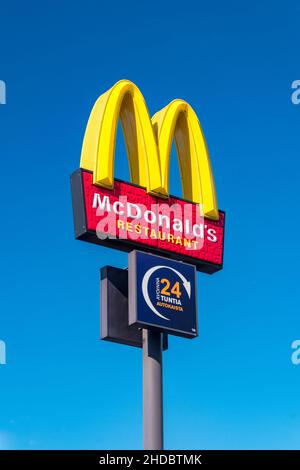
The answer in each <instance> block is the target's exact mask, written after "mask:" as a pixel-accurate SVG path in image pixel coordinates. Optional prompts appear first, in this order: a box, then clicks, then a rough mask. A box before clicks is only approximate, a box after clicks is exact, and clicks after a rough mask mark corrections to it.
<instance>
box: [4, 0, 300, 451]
mask: <svg viewBox="0 0 300 470" xmlns="http://www.w3.org/2000/svg"><path fill="white" fill-rule="evenodd" d="M299 13H300V8H299V5H298V6H297V4H296V3H295V2H291V1H285V2H283V1H282V2H271V1H270V2H266V1H261V2H254V3H253V2H250V3H249V2H248V3H245V2H242V3H241V2H238V1H234V2H222V1H215V2H211V3H210V2H204V1H201V2H199V1H189V0H187V1H185V2H177V1H174V0H173V1H164V2H160V3H154V2H150V1H149V2H144V1H141V0H139V1H135V2H133V1H128V2H120V1H114V2H99V1H90V0H86V1H84V2H74V1H73V2H70V1H64V2H53V1H51V2H49V1H45V2H43V3H40V2H35V1H28V2H24V3H22V2H16V1H14V0H12V1H10V2H2V5H1V12H0V16H1V28H0V44H1V53H0V79H1V80H5V82H6V84H7V104H6V105H4V106H0V155H1V174H2V177H1V185H0V204H1V221H2V223H1V243H0V257H1V258H0V259H1V271H0V277H1V279H0V285H1V296H0V315H1V317H0V320H1V321H0V339H2V340H4V341H5V342H6V345H7V364H6V365H5V366H0V447H2V448H22V449H45V448H47V449H48V448H56V449H58V448H68V449H77V448H79V449H81V448H82V449H86V448H91V449H93V448H94V449H97V448H98V449H106V448H120V449H122V448H141V446H142V439H141V430H142V416H141V406H142V402H141V392H142V389H141V378H142V376H141V372H142V371H141V365H142V364H141V351H140V350H137V349H134V348H129V347H125V346H120V345H114V344H110V343H106V342H101V341H100V340H99V269H100V267H101V266H103V265H105V264H113V265H115V266H119V267H124V266H126V265H127V255H126V254H124V253H119V252H117V251H113V250H108V249H105V248H101V247H97V246H93V245H89V244H85V243H84V242H79V241H75V240H74V237H73V221H72V208H71V197H70V188H69V175H70V173H71V172H72V171H73V170H75V169H76V168H78V166H79V158H80V150H81V143H82V137H83V133H84V129H85V125H86V121H87V118H88V115H89V112H90V109H91V106H92V105H93V103H94V101H95V99H96V98H97V97H98V96H99V95H100V94H101V93H102V92H104V91H106V90H107V89H108V88H109V87H110V86H111V85H113V84H114V83H115V82H116V81H117V80H119V79H121V78H128V79H130V80H132V81H133V82H135V83H136V84H137V85H138V86H139V87H140V89H141V90H142V92H143V94H144V96H145V98H146V101H147V104H148V106H149V109H150V112H151V114H153V113H154V112H156V111H157V110H159V109H161V108H162V107H163V106H164V105H166V104H167V103H168V102H169V101H171V100H172V99H173V98H183V99H186V100H187V101H188V102H190V103H191V104H192V105H193V107H194V108H195V109H196V111H197V114H198V116H199V118H200V120H201V123H202V126H203V129H204V132H205V136H206V139H207V142H208V146H209V150H210V153H211V158H212V163H213V168H214V174H215V179H216V185H217V192H218V199H219V205H220V207H221V208H222V209H224V210H226V213H227V221H226V222H227V226H226V240H225V241H226V244H225V259H224V262H225V264H224V270H223V271H222V272H219V273H217V274H215V275H213V276H208V275H204V274H199V275H198V285H199V327H200V336H199V338H198V339H195V340H191V341H189V340H186V339H180V338H175V337H172V338H170V348H169V351H168V352H166V353H165V354H164V367H165V368H164V402H165V445H166V448H170V449H176V448H177V449H178V448H180V449H182V448H204V449H210V448H221V449H227V448H299V447H300V403H299V387H300V365H299V366H295V365H293V364H292V362H291V353H292V350H291V342H292V341H293V340H295V339H299V338H300V315H299V313H300V310H299V306H300V301H299V281H298V280H299V264H300V259H299V258H300V256H299V254H300V250H299V243H298V238H299V231H300V218H299V213H298V211H299V173H300V163H299V152H300V141H299V131H300V106H295V105H293V104H292V102H291V98H290V95H291V89H290V87H291V83H292V81H293V80H296V79H300V69H299V58H298V55H299V54H298V52H297V51H298V45H299V42H300V30H299ZM124 152H125V151H124V143H123V141H122V138H121V136H120V135H119V139H118V149H117V162H116V175H117V176H119V177H122V178H124V179H127V178H128V165H127V160H126V156H125V153H124ZM173 157H174V158H173ZM173 157H172V158H173V160H172V173H171V174H172V178H171V190H172V193H175V194H178V195H180V194H181V188H180V185H179V171H178V168H177V166H176V158H175V155H174V156H173Z"/></svg>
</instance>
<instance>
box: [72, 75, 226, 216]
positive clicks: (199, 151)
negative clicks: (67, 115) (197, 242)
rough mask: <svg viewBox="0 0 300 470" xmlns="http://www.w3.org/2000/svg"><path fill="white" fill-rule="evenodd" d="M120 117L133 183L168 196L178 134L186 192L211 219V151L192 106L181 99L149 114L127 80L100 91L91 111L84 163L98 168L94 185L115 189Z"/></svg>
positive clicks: (214, 213) (213, 213) (215, 211)
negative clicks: (117, 137) (173, 142)
mask: <svg viewBox="0 0 300 470" xmlns="http://www.w3.org/2000/svg"><path fill="white" fill-rule="evenodd" d="M119 118H120V121H121V125H122V129H123V133H124V138H125V143H126V149H127V155H128V160H129V169H130V178H131V182H132V183H134V184H137V185H139V186H143V187H145V188H146V190H147V192H148V193H150V194H152V195H155V196H158V197H161V198H167V197H168V196H169V167H170V153H171V146H172V141H173V139H174V141H175V145H176V150H177V155H178V162H179V169H180V174H181V181H182V192H183V197H184V198H185V199H188V200H190V201H193V202H195V203H199V204H201V205H202V207H203V213H204V215H205V216H206V217H207V218H208V219H212V220H218V219H219V211H218V205H217V197H216V191H215V183H214V178H213V173H212V168H211V164H210V158H209V153H208V149H207V145H206V142H205V138H204V135H203V131H202V128H201V125H200V123H199V120H198V118H197V115H196V113H195V111H194V110H193V108H192V107H191V106H190V105H189V104H188V103H187V102H185V101H183V100H180V99H176V100H174V101H172V102H171V103H170V104H168V105H167V106H166V107H165V108H163V109H162V110H161V111H159V112H157V113H156V114H155V115H154V116H153V117H152V119H151V118H150V115H149V111H148V108H147V105H146V103H145V100H144V97H143V95H142V93H141V92H140V90H139V89H138V87H137V86H136V85H134V83H132V82H130V81H128V80H121V81H119V82H117V83H116V84H115V85H114V86H113V87H112V88H110V89H109V90H108V91H107V92H106V93H104V94H103V95H101V96H100V97H99V98H98V100H97V101H96V103H95V104H94V107H93V109H92V112H91V114H90V117H89V120H88V124H87V128H86V131H85V136H84V140H83V146H82V152H81V161H80V167H81V168H82V169H84V170H89V171H92V172H93V184H94V185H98V186H102V187H104V188H108V189H112V188H113V186H114V155H115V141H116V131H117V124H118V120H119Z"/></svg>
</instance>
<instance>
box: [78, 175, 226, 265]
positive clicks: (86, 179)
mask: <svg viewBox="0 0 300 470" xmlns="http://www.w3.org/2000/svg"><path fill="white" fill-rule="evenodd" d="M71 184H72V197H73V211H74V222H75V236H76V238H79V239H81V240H86V241H89V242H92V243H98V244H102V245H106V246H110V247H114V248H117V249H121V250H126V251H130V250H132V249H134V248H137V249H139V250H145V251H149V250H151V252H154V253H158V254H162V255H165V256H168V255H170V256H171V257H172V258H175V259H179V260H180V259H181V260H184V261H186V262H188V263H191V264H194V265H196V267H197V269H198V270H200V271H204V272H208V273H213V272H215V271H218V270H220V269H222V262H223V247H224V224H225V214H224V212H222V211H219V214H220V217H219V220H218V221H214V220H210V219H207V218H206V217H203V216H201V213H200V206H199V205H198V204H195V203H191V202H188V201H185V200H183V199H180V198H175V197H172V196H171V197H169V198H168V199H161V198H158V197H155V196H151V195H150V194H148V193H147V192H146V190H145V189H144V188H142V187H139V186H136V185H133V184H130V183H125V182H123V181H120V180H117V179H116V180H115V183H114V188H113V189H105V188H103V187H100V186H96V185H93V175H92V173H91V172H89V171H86V170H77V171H76V172H75V173H73V175H72V177H71Z"/></svg>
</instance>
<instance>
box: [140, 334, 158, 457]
mask: <svg viewBox="0 0 300 470" xmlns="http://www.w3.org/2000/svg"><path fill="white" fill-rule="evenodd" d="M143 433H144V449H145V450H162V449H163V397H162V333H160V332H157V331H151V330H146V329H144V330H143Z"/></svg>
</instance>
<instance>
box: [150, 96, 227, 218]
mask: <svg viewBox="0 0 300 470" xmlns="http://www.w3.org/2000/svg"><path fill="white" fill-rule="evenodd" d="M152 124H153V127H154V130H155V133H156V136H157V142H158V147H159V155H160V167H161V176H162V185H161V186H162V188H163V189H164V192H166V193H169V167H170V153H171V146H172V140H173V137H174V139H175V144H176V149H177V155H178V162H179V168H180V175H181V182H182V192H183V197H184V198H186V199H189V200H190V201H194V202H197V203H201V204H202V205H203V212H204V215H206V216H207V217H209V218H211V219H215V220H218V218H219V212H218V204H217V197H216V190H215V184H214V178H213V173H212V169H211V165H210V158H209V153H208V149H207V146H206V142H205V138H204V135H203V132H202V129H201V126H200V123H199V121H198V118H197V115H196V113H195V111H194V110H193V108H192V107H191V106H190V105H189V104H188V103H186V102H185V101H183V100H174V101H172V102H171V103H170V104H168V105H167V106H166V107H165V108H163V109H162V110H161V111H159V112H157V113H156V114H155V115H154V116H153V118H152Z"/></svg>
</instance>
